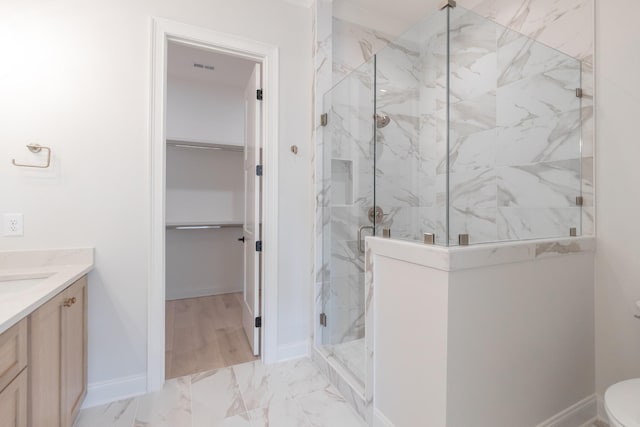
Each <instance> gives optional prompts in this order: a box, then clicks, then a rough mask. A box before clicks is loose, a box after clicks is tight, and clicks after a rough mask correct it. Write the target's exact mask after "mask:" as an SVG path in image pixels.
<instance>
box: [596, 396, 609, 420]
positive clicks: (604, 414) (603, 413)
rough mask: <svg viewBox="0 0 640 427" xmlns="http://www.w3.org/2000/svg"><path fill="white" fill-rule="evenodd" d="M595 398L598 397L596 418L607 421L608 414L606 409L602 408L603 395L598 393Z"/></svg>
mask: <svg viewBox="0 0 640 427" xmlns="http://www.w3.org/2000/svg"><path fill="white" fill-rule="evenodd" d="M597 398H598V419H599V420H603V421H604V422H606V423H608V422H609V416H608V415H607V410H606V409H604V397H602V396H600V395H598V396H597Z"/></svg>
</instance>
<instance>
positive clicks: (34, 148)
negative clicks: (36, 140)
mask: <svg viewBox="0 0 640 427" xmlns="http://www.w3.org/2000/svg"><path fill="white" fill-rule="evenodd" d="M27 148H28V149H29V151H31V152H32V153H39V152H41V151H42V150H47V162H46V163H45V164H44V165H28V164H24V163H16V159H12V160H11V163H13V165H14V166H18V167H21V168H38V169H46V168H48V167H49V166H51V148H49V147H45V146H42V145H40V144H28V145H27Z"/></svg>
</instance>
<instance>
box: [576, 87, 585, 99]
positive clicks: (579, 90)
mask: <svg viewBox="0 0 640 427" xmlns="http://www.w3.org/2000/svg"><path fill="white" fill-rule="evenodd" d="M582 95H583V93H582V88H581V87H579V88H576V98H582Z"/></svg>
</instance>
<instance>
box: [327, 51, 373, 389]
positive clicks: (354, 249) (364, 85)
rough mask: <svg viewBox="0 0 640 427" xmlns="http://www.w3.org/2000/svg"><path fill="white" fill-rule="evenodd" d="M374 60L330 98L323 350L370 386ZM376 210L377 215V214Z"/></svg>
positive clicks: (344, 83) (338, 88)
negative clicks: (367, 270)
mask: <svg viewBox="0 0 640 427" xmlns="http://www.w3.org/2000/svg"><path fill="white" fill-rule="evenodd" d="M374 72H375V64H374V61H373V60H372V61H370V62H368V63H366V64H364V65H363V66H361V67H360V68H359V69H357V70H356V71H354V72H352V73H351V74H349V76H348V77H346V78H345V79H344V80H342V81H341V82H340V83H339V84H337V85H336V86H335V87H334V88H333V89H332V90H331V91H329V92H328V93H327V94H326V95H325V97H324V100H323V101H324V111H325V112H326V114H327V116H326V126H325V128H324V138H323V144H324V148H323V152H324V155H323V159H322V164H323V176H322V180H323V194H322V202H321V203H322V213H323V230H322V236H323V254H322V256H323V269H322V282H323V313H322V315H321V324H322V326H321V334H322V343H323V349H324V350H325V351H326V352H327V353H328V355H329V356H330V357H334V358H335V359H337V360H338V361H339V363H340V364H341V365H343V366H344V367H345V368H346V369H348V370H349V371H350V372H351V373H352V374H353V376H354V377H355V378H356V379H357V380H358V381H360V382H361V383H362V384H364V375H365V373H364V364H365V363H364V362H365V346H364V333H365V330H364V329H365V324H364V304H365V301H364V295H365V293H364V238H365V237H366V236H367V235H372V234H375V215H373V216H370V215H369V212H370V210H371V209H372V208H373V207H374V206H375V191H374V179H373V176H374V170H375V165H374V161H375V140H374V138H375V135H374V112H375V104H374V101H375V100H374V86H375V80H374ZM372 212H373V211H372Z"/></svg>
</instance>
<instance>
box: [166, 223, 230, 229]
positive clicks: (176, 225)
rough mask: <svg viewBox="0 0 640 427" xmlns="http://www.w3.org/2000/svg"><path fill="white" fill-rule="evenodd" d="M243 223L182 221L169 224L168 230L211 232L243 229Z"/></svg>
mask: <svg viewBox="0 0 640 427" xmlns="http://www.w3.org/2000/svg"><path fill="white" fill-rule="evenodd" d="M242 226H243V224H242V222H241V221H181V222H167V223H166V228H168V229H173V230H211V229H219V228H238V227H242Z"/></svg>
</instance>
